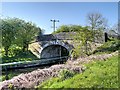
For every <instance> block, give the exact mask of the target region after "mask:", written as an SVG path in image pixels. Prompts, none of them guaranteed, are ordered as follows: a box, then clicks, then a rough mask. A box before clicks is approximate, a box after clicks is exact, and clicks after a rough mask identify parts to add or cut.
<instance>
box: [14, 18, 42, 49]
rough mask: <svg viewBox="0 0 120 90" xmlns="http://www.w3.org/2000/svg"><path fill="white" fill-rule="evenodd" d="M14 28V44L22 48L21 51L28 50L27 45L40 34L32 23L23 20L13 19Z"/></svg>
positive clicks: (40, 31) (38, 29)
mask: <svg viewBox="0 0 120 90" xmlns="http://www.w3.org/2000/svg"><path fill="white" fill-rule="evenodd" d="M13 21H14V28H15V29H16V34H15V37H16V40H15V42H16V44H17V45H18V46H21V47H22V48H23V51H26V50H28V44H29V43H30V42H31V41H33V40H34V39H35V37H36V36H37V35H38V34H40V33H42V30H41V29H40V28H39V27H37V26H36V25H35V24H33V23H32V22H25V21H24V20H21V19H18V18H14V19H13Z"/></svg>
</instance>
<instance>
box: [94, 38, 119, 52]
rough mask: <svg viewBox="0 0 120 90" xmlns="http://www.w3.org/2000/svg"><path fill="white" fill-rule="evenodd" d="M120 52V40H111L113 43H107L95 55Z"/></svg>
mask: <svg viewBox="0 0 120 90" xmlns="http://www.w3.org/2000/svg"><path fill="white" fill-rule="evenodd" d="M117 50H120V40H117V39H113V40H112V39H111V41H108V42H105V43H104V44H103V45H102V46H100V47H98V48H97V49H96V50H95V51H94V52H93V54H98V53H111V52H114V51H117Z"/></svg>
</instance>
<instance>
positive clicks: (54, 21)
mask: <svg viewBox="0 0 120 90" xmlns="http://www.w3.org/2000/svg"><path fill="white" fill-rule="evenodd" d="M50 21H51V22H53V31H54V32H55V23H56V22H59V20H55V19H53V20H50Z"/></svg>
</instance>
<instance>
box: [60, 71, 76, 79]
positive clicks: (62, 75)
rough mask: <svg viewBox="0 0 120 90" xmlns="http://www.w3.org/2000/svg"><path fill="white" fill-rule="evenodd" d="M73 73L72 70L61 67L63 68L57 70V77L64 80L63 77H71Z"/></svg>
mask: <svg viewBox="0 0 120 90" xmlns="http://www.w3.org/2000/svg"><path fill="white" fill-rule="evenodd" d="M74 75H75V73H74V72H72V71H69V70H67V69H63V70H61V71H60V72H59V78H60V79H61V80H65V79H67V78H70V77H73V76H74Z"/></svg>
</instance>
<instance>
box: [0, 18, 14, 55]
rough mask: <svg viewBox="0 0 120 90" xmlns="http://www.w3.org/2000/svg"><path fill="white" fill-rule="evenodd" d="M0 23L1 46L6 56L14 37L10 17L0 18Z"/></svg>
mask: <svg viewBox="0 0 120 90" xmlns="http://www.w3.org/2000/svg"><path fill="white" fill-rule="evenodd" d="M0 24H1V30H2V46H3V47H4V50H5V55H6V56H8V51H9V47H10V46H11V44H12V43H13V41H14V39H15V37H14V35H15V33H14V28H13V26H12V23H11V20H10V19H4V20H1V22H0Z"/></svg>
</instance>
